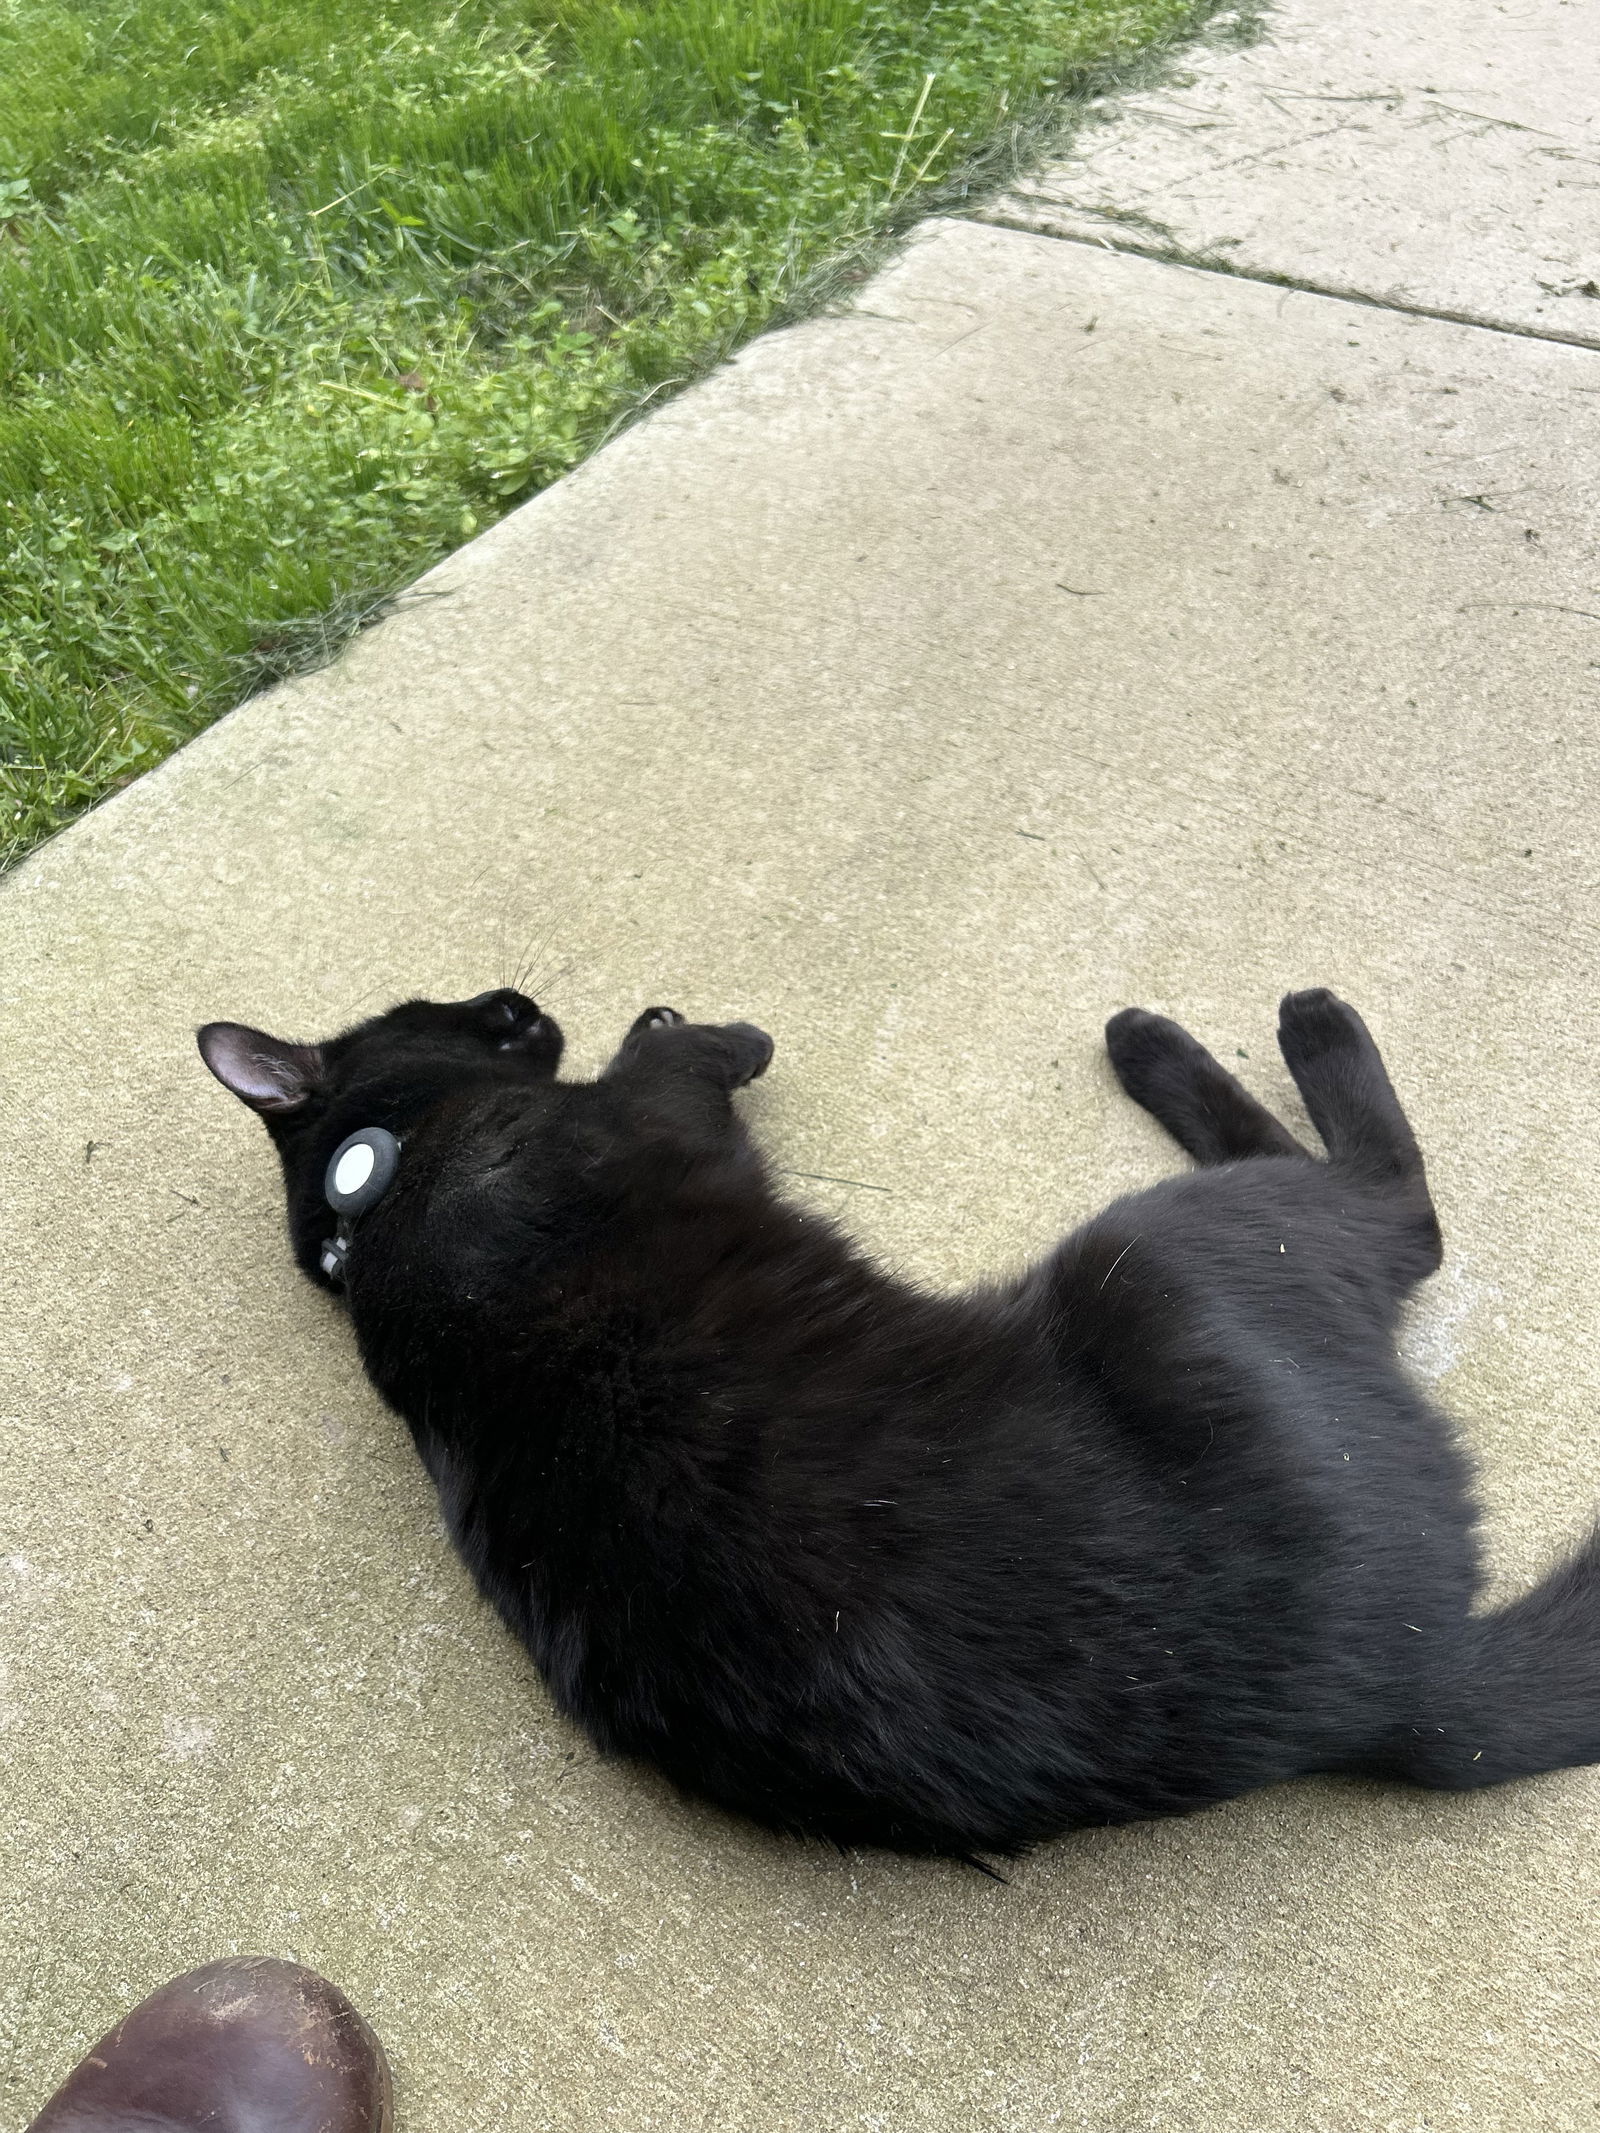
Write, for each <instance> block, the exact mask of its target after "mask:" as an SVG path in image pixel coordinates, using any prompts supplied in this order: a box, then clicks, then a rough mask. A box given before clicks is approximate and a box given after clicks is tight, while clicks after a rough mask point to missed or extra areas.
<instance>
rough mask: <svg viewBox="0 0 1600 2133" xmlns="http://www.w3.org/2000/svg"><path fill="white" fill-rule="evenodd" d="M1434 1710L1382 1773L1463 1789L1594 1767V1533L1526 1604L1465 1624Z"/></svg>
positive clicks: (1599, 1601) (1599, 1678)
mask: <svg viewBox="0 0 1600 2133" xmlns="http://www.w3.org/2000/svg"><path fill="white" fill-rule="evenodd" d="M1447 1676H1448V1678H1447V1679H1446V1680H1445V1681H1444V1682H1441V1683H1440V1684H1439V1690H1440V1698H1439V1709H1438V1710H1437V1711H1431V1712H1429V1713H1428V1714H1427V1718H1426V1720H1425V1721H1424V1722H1421V1723H1419V1724H1417V1725H1416V1726H1414V1727H1411V1728H1408V1729H1407V1731H1406V1733H1405V1734H1404V1735H1403V1736H1402V1737H1401V1738H1399V1739H1398V1740H1395V1741H1393V1742H1391V1744H1390V1749H1391V1753H1390V1756H1387V1757H1385V1758H1384V1760H1385V1763H1386V1764H1387V1766H1388V1768H1390V1769H1391V1770H1393V1771H1394V1772H1395V1773H1396V1774H1397V1775H1399V1776H1403V1777H1408V1778H1410V1779H1412V1780H1413V1782H1414V1783H1416V1784H1419V1785H1429V1786H1434V1787H1437V1788H1439V1789H1440V1790H1443V1791H1449V1792H1464V1791H1467V1790H1470V1789H1471V1788H1472V1787H1474V1786H1478V1785H1498V1784H1500V1783H1501V1782H1502V1781H1503V1780H1505V1779H1507V1778H1519V1777H1533V1776H1535V1775H1537V1773H1538V1772H1540V1771H1542V1770H1565V1769H1568V1768H1570V1767H1572V1766H1573V1765H1575V1764H1579V1763H1597V1762H1600V1528H1596V1530H1595V1531H1594V1532H1593V1533H1591V1534H1590V1536H1589V1538H1588V1539H1587V1540H1586V1541H1585V1542H1584V1544H1583V1546H1582V1547H1581V1548H1580V1549H1579V1550H1578V1552H1577V1553H1576V1554H1575V1555H1573V1556H1572V1557H1570V1558H1569V1560H1568V1561H1566V1562H1565V1563H1563V1564H1562V1565H1561V1566H1560V1568H1559V1569H1557V1570H1554V1571H1552V1572H1551V1574H1550V1576H1549V1577H1547V1578H1546V1579H1545V1581H1544V1583H1543V1584H1542V1585H1539V1586H1537V1587H1536V1588H1535V1590H1534V1591H1532V1592H1530V1593H1529V1594H1528V1595H1527V1597H1526V1598H1525V1599H1521V1600H1517V1601H1514V1602H1513V1603H1512V1605H1511V1606H1509V1607H1502V1608H1501V1609H1499V1611H1498V1612H1497V1613H1495V1614H1489V1615H1479V1616H1477V1617H1475V1618H1474V1619H1473V1620H1472V1621H1470V1622H1468V1623H1467V1625H1466V1628H1465V1631H1464V1635H1463V1641H1462V1645H1461V1647H1460V1648H1459V1651H1458V1654H1457V1660H1456V1663H1455V1664H1453V1665H1452V1666H1450V1667H1449V1668H1448V1670H1447Z"/></svg>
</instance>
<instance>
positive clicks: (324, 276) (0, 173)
mask: <svg viewBox="0 0 1600 2133" xmlns="http://www.w3.org/2000/svg"><path fill="white" fill-rule="evenodd" d="M1204 12H1206V10H1205V9H1202V8H1197V7H1196V6H1195V4H1194V0H948V4H946V0H934V4H926V0H925V4H922V5H910V4H898V0H642V4H638V5H604V6H602V5H582V4H562V0H457V4H454V5H447V4H441V0H387V4H384V0H118V4H117V5H116V6H109V5H105V4H103V0H0V858H4V857H8V856H15V854H16V853H17V852H19V851H21V850H23V849H26V848H27V846H28V845H29V844H31V843H33V842H35V841H37V839H38V838H39V837H41V836H43V835H46V834H48V833H49V831H51V830H52V829H54V828H56V827H57V826H58V825H60V824H61V823H62V822H64V821H66V820H67V819H69V818H70V817H71V816H72V815H73V814H74V813H75V812H77V811H78V810H80V809H81V808H82V807H84V806H86V805H88V804H90V803H91V802H93V801H94V800H96V799H98V798H100V797H101V796H103V795H104V794H105V793H107V792H109V791H111V790H114V789H115V788H116V787H117V786H119V785H121V784H124V783H126V782H127V780H128V779H129V778H131V777H133V776H135V775H137V774H138V772H140V771H141V770H143V769H145V768H147V767H148V766H149V765H150V764H152V763H154V762H155V761H157V760H158V759H159V758H160V757H161V756H162V755H164V754H165V753H167V752H168V751H169V750H170V749H171V748H173V747H175V746H176V745H177V744H178V743H179V742H181V741H182V740H183V739H184V738H185V737H186V736H188V735H189V734H191V733H193V732H195V731H196V730H197V729H198V728H199V727H200V726H202V725H204V724H206V723H207V722H208V721H209V720H211V719H212V718H214V717H216V716H217V714H218V713H219V712H221V711H223V710H226V709H227V708H228V707H229V706H230V705H231V704H233V703H236V702H238V701H239V700H240V698H241V697H242V696H244V695H247V694H248V693H249V691H250V690H251V689H252V688H253V687H256V686H258V685H259V684H260V683H261V682H262V681H263V680H265V679H269V678H271V677H272V676H274V675H276V674H281V673H287V672H291V671H294V670H295V669H297V668H300V667H303V666H306V665H308V664H312V663H314V662H315V661H316V660H317V659H318V658H321V657H326V656H327V655H328V653H329V652H330V651H331V650H333V649H335V648H336V647H337V645H338V643H339V642H340V641H341V640H342V638H343V637H344V636H345V635H347V634H348V632H349V631H350V630H351V629H353V628H355V627H357V626H359V624H360V622H361V621H362V620H364V619H365V618H366V617H367V616H368V615H370V614H372V613H373V612H375V611H376V610H377V608H378V607H379V606H380V605H381V603H382V601H383V600H384V598H385V597H386V596H387V595H389V594H391V593H392V592H393V591H394V590H395V589H397V588H398V587H400V586H402V585H404V584H405V583H406V582H407V581H408V580H409V579H411V578H412V577H414V576H415V575H416V574H417V573H418V572H419V571H420V570H422V569H423V568H425V567H426V566H427V565H428V564H429V563H431V562H433V561H435V560H436V559H437V558H438V557H439V556H441V555H443V554H444V553H445V552H446V551H448V550H449V549H450V548H452V547H453V546H455V545H456V544H458V543H459V542H461V541H463V540H465V539H467V538H468V536H470V535H471V534H473V533H474V532H476V531H477V530H478V529H479V528H480V527H482V526H484V525H487V524H488V523H490V522H491V521H492V520H493V519H494V518H495V517H497V516H498V515H499V514H500V513H501V512H503V511H504V510H505V509H506V508H507V507H508V506H509V505H511V504H513V503H515V502H517V501H518V500H519V499H521V498H523V497H526V496H528V495H529V494H531V493H532V492H533V491H535V490H537V489H539V488H540V487H542V486H543V485H544V484H546V483H548V482H550V481H553V480H554V479H555V478H556V477H557V476H558V475H560V474H562V473H563V472H565V471H566V469H567V468H569V467H570V466H572V465H573V464H574V463H575V462H576V461H577V460H579V459H581V458H582V457H583V456H584V454H585V453H587V452H589V451H591V450H593V449H594V447H595V445H596V444H598V443H599V442H600V441H602V440H603V439H604V437H605V436H606V435H607V434H608V433H609V432H610V431H611V430H612V429H614V428H615V427H616V425H617V424H618V423H619V422H620V421H622V420H624V419H626V417H627V416H628V415H629V414H630V413H631V412H632V411H633V410H634V409H635V408H637V406H638V405H639V404H640V402H641V401H642V400H644V399H648V398H649V397H651V396H652V395H657V394H659V393H661V392H663V391H665V390H667V389H669V388H671V387H672V386H674V385H676V384H678V383H680V382H681V381H683V380H684V379H686V378H688V377H690V376H692V375H694V374H695V373H696V372H698V371H700V370H702V369H704V368H705V366H706V365H707V364H708V363H710V362H714V361H716V360H717V359H719V358H720V357H722V356H725V355H726V354H727V353H728V352H729V351H730V350H731V349H732V348H733V347H734V346H735V345H736V344H737V343H739V342H740V341H741V340H742V339H744V338H745V337H747V336H748V335H749V334H750V333H751V332H752V331H754V330H755V329H756V328H758V327H760V326H761V325H763V324H765V323H767V322H768V321H769V320H771V319H772V318H773V317H774V316H775V315H776V314H778V313H779V312H780V311H781V310H782V309H783V307H784V306H785V305H788V304H792V303H793V302H794V300H795V297H796V292H797V291H801V290H802V289H803V288H804V287H805V285H806V283H807V279H808V277H811V276H814V275H815V274H816V272H817V270H818V269H819V267H821V266H822V265H823V264H824V263H825V262H826V261H827V260H829V259H830V258H837V256H838V255H839V253H840V252H841V250H847V249H848V248H849V247H850V246H851V245H853V244H859V243H860V242H862V241H863V240H864V239H866V238H868V237H870V236H871V234H872V233H874V232H875V231H881V230H883V229H884V228H886V227H888V226H890V225H891V224H892V223H893V222H894V221H895V220H896V219H897V218H898V217H902V216H905V215H907V214H909V213H910V212H912V211H913V210H914V209H915V207H916V206H917V204H919V203H924V204H925V203H926V201H927V200H928V198H929V197H930V195H931V194H933V193H934V191H935V189H936V188H937V187H939V186H940V185H941V184H943V183H945V182H947V181H948V180H949V178H950V176H951V173H952V172H955V171H958V170H959V169H961V168H962V167H963V165H965V164H966V163H968V162H969V161H970V159H971V158H972V156H973V155H974V153H975V152H977V151H978V150H980V149H981V147H982V146H983V144H984V143H985V142H987V141H992V140H993V138H994V136H995V133H996V131H997V129H999V128H1002V127H1003V126H1004V124H1005V123H1006V122H1007V120H1008V118H1009V119H1010V120H1011V121H1013V122H1014V121H1015V120H1016V119H1017V118H1018V117H1021V116H1024V115H1026V114H1028V113H1030V112H1036V111H1038V110H1039V109H1040V108H1041V107H1043V106H1045V105H1047V104H1048V103H1049V101H1050V100H1051V99H1052V97H1055V98H1059V97H1060V96H1061V95H1062V94H1063V93H1064V92H1066V91H1068V90H1070V88H1071V87H1072V86H1073V84H1074V82H1075V81H1081V79H1082V78H1083V76H1084V74H1085V72H1086V71H1089V72H1092V71H1093V70H1094V69H1096V68H1098V67H1102V66H1105V65H1107V64H1111V65H1115V64H1118V63H1121V62H1125V61H1126V60H1127V59H1128V58H1129V57H1130V56H1132V55H1133V54H1135V53H1136V52H1138V51H1139V50H1141V49H1142V48H1145V47H1148V46H1150V45H1151V44H1156V43H1160V42H1162V41H1164V40H1167V39H1170V38H1171V37H1172V36H1174V35H1175V34H1178V33H1180V32H1181V31H1183V30H1184V29H1185V28H1187V27H1189V26H1191V25H1192V23H1193V22H1194V21H1195V19H1196V17H1197V16H1198V15H1199V14H1202V13H1204Z"/></svg>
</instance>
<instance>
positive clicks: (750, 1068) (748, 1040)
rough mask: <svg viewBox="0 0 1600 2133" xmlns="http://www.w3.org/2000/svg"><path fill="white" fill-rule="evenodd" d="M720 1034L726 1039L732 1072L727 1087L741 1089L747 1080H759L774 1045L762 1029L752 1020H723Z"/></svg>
mask: <svg viewBox="0 0 1600 2133" xmlns="http://www.w3.org/2000/svg"><path fill="white" fill-rule="evenodd" d="M720 1035H721V1036H722V1037H723V1039H724V1040H725V1041H726V1043H727V1046H728V1050H729V1055H730V1060H731V1066H732V1072H731V1076H730V1079H729V1084H728V1085H729V1087H730V1088H734V1089H742V1088H743V1087H744V1085H745V1083H746V1082H747V1081H759V1080H760V1078H761V1076H762V1075H763V1074H764V1073H765V1072H766V1071H767V1068H768V1067H769V1066H771V1064H772V1054H773V1052H774V1051H775V1049H776V1047H775V1045H774V1044H773V1042H772V1039H771V1038H770V1037H769V1036H768V1035H767V1033H766V1031H765V1030H764V1029H757V1028H756V1026H755V1024H754V1023H753V1022H725V1023H724V1024H723V1025H722V1029H721V1031H720Z"/></svg>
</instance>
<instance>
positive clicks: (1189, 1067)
mask: <svg viewBox="0 0 1600 2133" xmlns="http://www.w3.org/2000/svg"><path fill="white" fill-rule="evenodd" d="M1106 1050H1107V1051H1108V1052H1109V1053H1110V1055H1111V1064H1112V1066H1113V1067H1114V1068H1115V1069H1116V1074H1117V1079H1118V1080H1119V1081H1120V1082H1121V1083H1122V1086H1123V1087H1124V1089H1126V1090H1127V1092H1128V1094H1129V1095H1130V1096H1131V1097H1132V1098H1133V1100H1134V1102H1135V1103H1136V1104H1142V1105H1143V1106H1144V1108H1145V1110H1147V1111H1148V1112H1149V1113H1150V1115H1151V1116H1152V1117H1153V1118H1155V1119H1157V1120H1158V1121H1159V1122H1160V1123H1161V1124H1162V1125H1163V1126H1165V1127H1166V1129H1167V1131H1168V1132H1169V1133H1170V1134H1171V1135H1172V1137H1173V1139H1174V1140H1175V1141H1176V1142H1177V1143H1178V1144H1179V1146H1180V1147H1183V1148H1187V1149H1188V1151H1189V1153H1190V1154H1191V1155H1192V1156H1193V1157H1194V1159H1195V1161H1196V1162H1199V1163H1237V1162H1240V1161H1242V1160H1244V1159H1245V1158H1246V1157H1249V1156H1261V1155H1294V1156H1299V1157H1300V1158H1301V1159H1302V1160H1303V1161H1309V1160H1310V1157H1309V1156H1308V1155H1307V1153H1306V1150H1305V1149H1304V1148H1302V1147H1301V1145H1300V1143H1299V1142H1298V1141H1297V1140H1296V1139H1295V1137H1294V1135H1293V1134H1292V1133H1291V1132H1290V1131H1289V1129H1288V1127H1287V1126H1285V1125H1282V1124H1280V1122H1279V1121H1278V1120H1277V1119H1275V1118H1274V1117H1273V1115H1272V1113H1271V1112H1270V1111H1269V1110H1268V1109H1267V1108H1266V1106H1265V1105H1264V1104H1259V1103H1257V1101H1256V1099H1255V1098H1254V1097H1253V1096H1252V1095H1251V1094H1250V1092H1249V1090H1248V1089H1246V1088H1244V1087H1243V1086H1242V1084H1241V1083H1239V1082H1237V1081H1236V1080H1235V1079H1234V1077H1233V1076H1232V1075H1231V1074H1230V1073H1229V1072H1228V1070H1227V1068H1226V1067H1224V1066H1222V1065H1220V1064H1219V1063H1218V1061H1217V1060H1215V1059H1213V1058H1212V1056H1211V1054H1210V1053H1209V1052H1208V1051H1207V1050H1206V1048H1205V1046H1204V1045H1203V1044H1198V1043H1196V1041H1195V1039H1194V1038H1193V1037H1191V1036H1190V1035H1189V1032H1188V1031H1187V1030H1186V1029H1184V1028H1182V1027H1181V1026H1180V1025H1179V1024H1178V1023H1176V1022H1172V1021H1169V1020H1168V1019H1167V1017H1166V1016H1165V1015H1152V1014H1147V1013H1146V1012H1145V1010H1144V1009H1143V1008H1142V1007H1125V1008H1124V1009H1123V1010H1122V1012H1121V1014H1119V1015H1113V1016H1112V1017H1111V1020H1110V1021H1109V1022H1108V1023H1107V1024H1106Z"/></svg>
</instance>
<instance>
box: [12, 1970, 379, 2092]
mask: <svg viewBox="0 0 1600 2133" xmlns="http://www.w3.org/2000/svg"><path fill="white" fill-rule="evenodd" d="M393 2125H394V2093H393V2090H392V2088H391V2086H390V2081H389V2064H388V2061H387V2060H386V2059H385V2058H384V2056H383V2046H382V2045H381V2044H380V2043H379V2042H378V2040H377V2038H376V2037H375V2036H374V2035H373V2033H372V2031H371V2030H370V2029H369V2028H368V2027H367V2025H366V2023H365V2022H363V2021H362V2019H361V2017H360V2015H358V2014H357V2013H356V2011H355V2009H354V2008H353V2007H352V2006H351V2004H350V2002H349V2001H348V2000H347V1999H346V1998H345V1996H344V1994H343V1993H342V1992H341V1991H340V1990H339V1989H338V1987H337V1986H336V1985H330V1984H329V1983H328V1981H327V1979H326V1978H321V1977H318V1976H317V1974H316V1972H315V1971H314V1970H302V1969H301V1967H300V1965H299V1964H298V1963H280V1962H275V1961H274V1960H273V1959H272V1958H271V1957H270V1956H265V1955H243V1956H234V1957H232V1958H231V1959H230V1960H229V1961H227V1962H222V1963H207V1964H206V1966H205V1968H204V1969H203V1970H191V1971H189V1972H188V1974H187V1975H186V1976H184V1977H178V1978H174V1979H173V1981H172V1983H171V1984H170V1985H163V1986H162V1987H161V1990H160V1991H159V1992H152V1993H151V1995H150V1997H149V1999H147V2000H141V2001H140V2002H139V2004H138V2006H137V2007H136V2008H134V2010H133V2012H132V2013H131V2014H129V2015H125V2016H124V2017H123V2019H122V2020H121V2021H120V2022H119V2023H118V2024H117V2026H116V2028H115V2029H113V2030H110V2031H108V2032H107V2034H106V2035H105V2036H103V2037H102V2038H101V2039H100V2042H99V2043H98V2044H97V2045H96V2046H95V2048H94V2050H93V2051H92V2052H90V2054H89V2056H88V2057H87V2058H86V2059H84V2060H82V2061H80V2062H79V2064H78V2065H77V2066H76V2067H75V2068H74V2069H73V2071H72V2072H71V2073H70V2074H69V2075H68V2076H67V2078H66V2080H65V2081H64V2082H63V2083H62V2085H61V2087H60V2088H58V2089H57V2090H56V2092H55V2094H54V2095H53V2096H52V2097H51V2099H50V2101H49V2102H48V2103H47V2104H46V2105H45V2107H44V2109H43V2110H42V2111H41V2112H40V2113H39V2116H38V2117H37V2118H36V2119H35V2120H34V2121H33V2124H32V2125H31V2126H29V2127H28V2129H27V2133H391V2128H392V2127H393Z"/></svg>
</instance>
